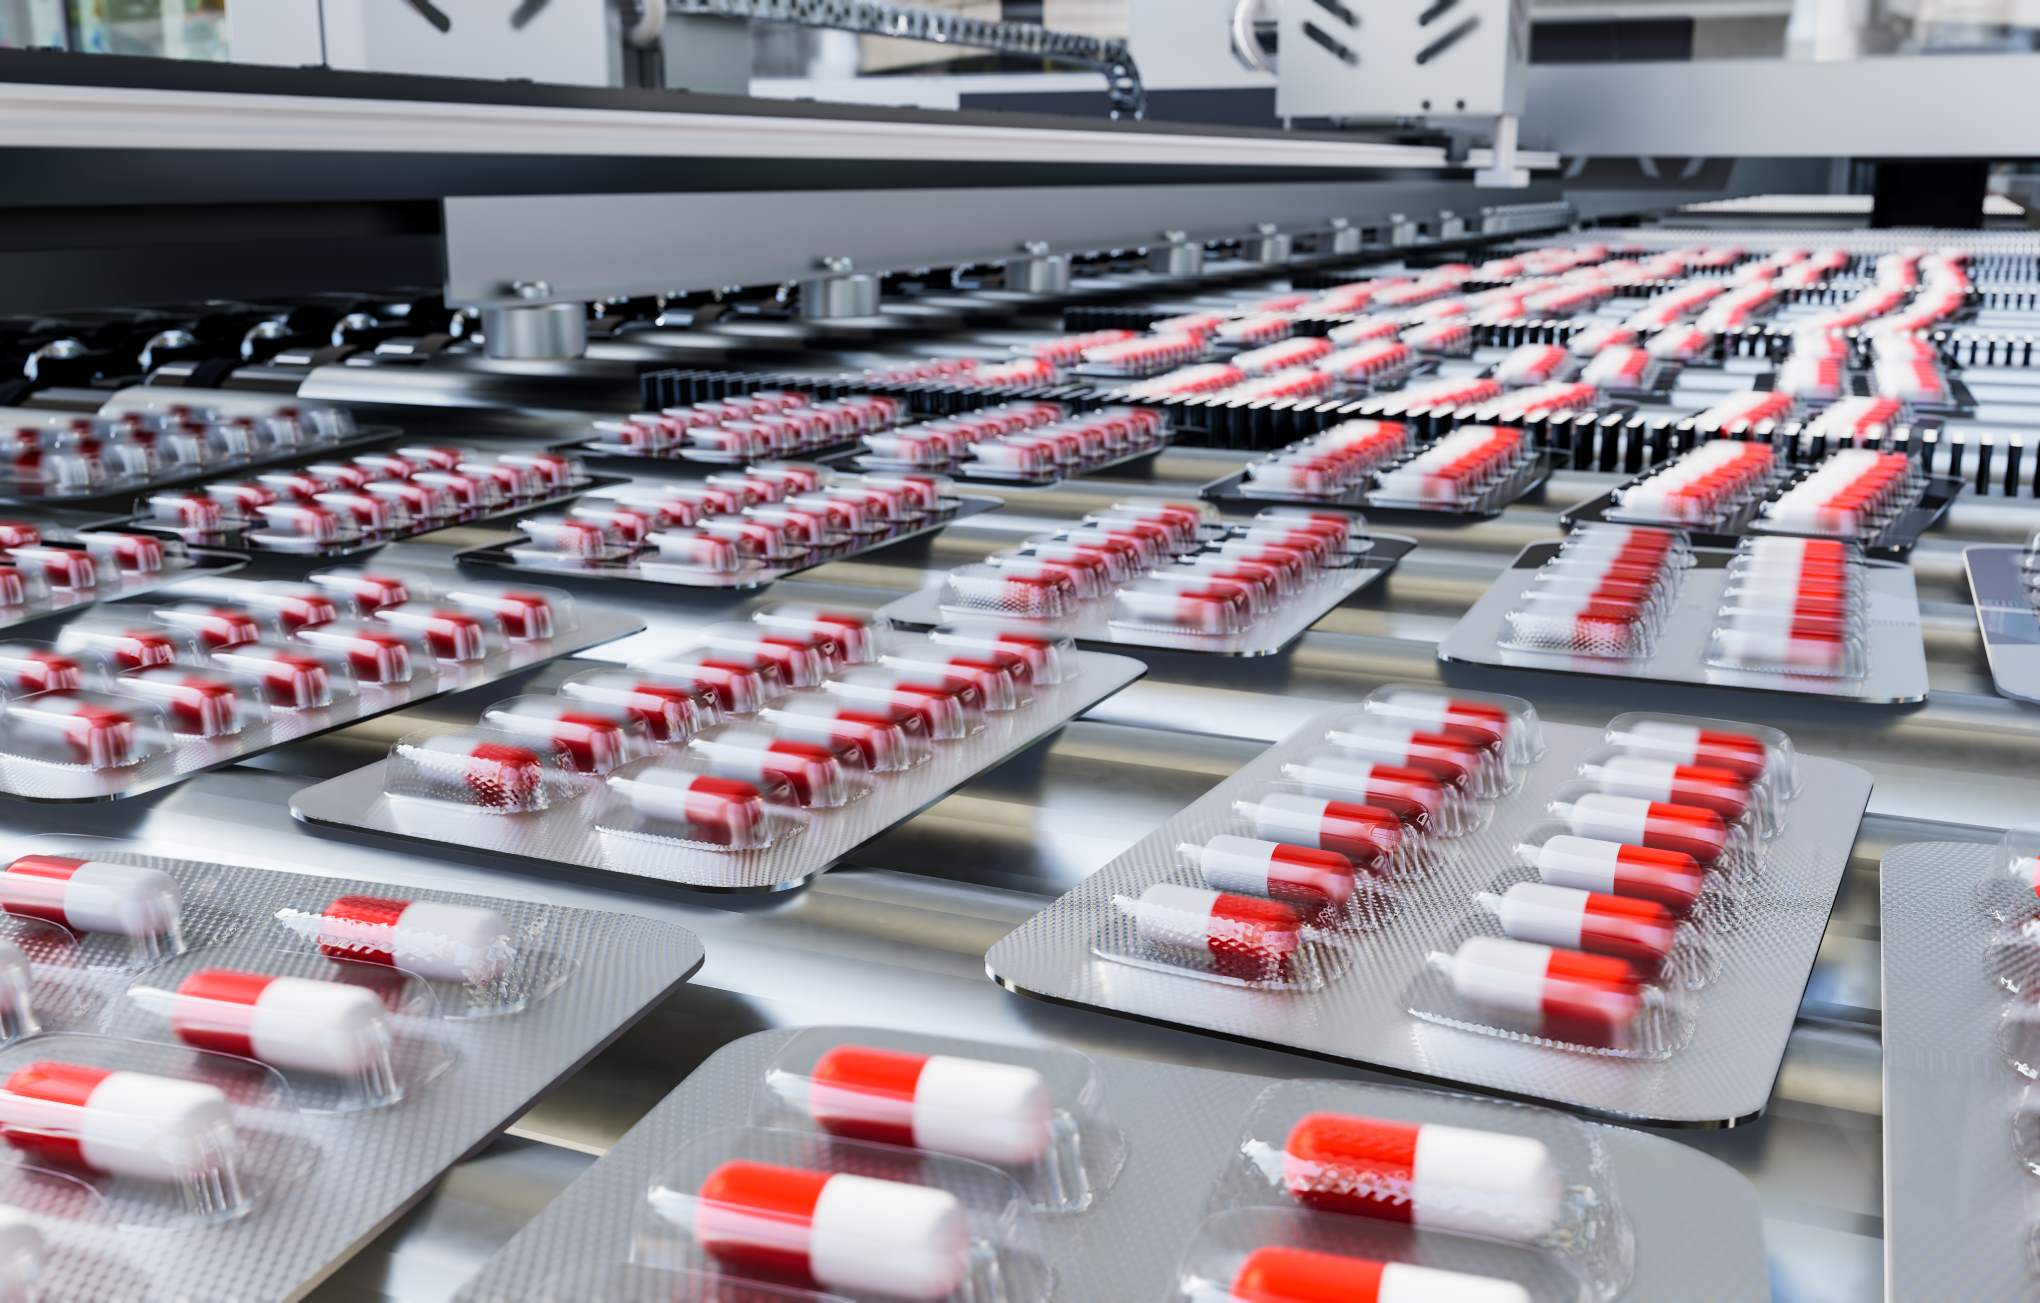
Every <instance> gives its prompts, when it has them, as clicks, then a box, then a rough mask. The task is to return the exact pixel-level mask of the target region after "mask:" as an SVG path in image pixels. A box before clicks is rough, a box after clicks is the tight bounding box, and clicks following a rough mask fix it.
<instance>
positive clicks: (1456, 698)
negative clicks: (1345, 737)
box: [1362, 684, 1544, 769]
mask: <svg viewBox="0 0 2040 1303" xmlns="http://www.w3.org/2000/svg"><path fill="white" fill-rule="evenodd" d="M1362 709H1364V710H1365V711H1366V713H1367V714H1369V715H1378V716H1380V717H1382V718H1384V719H1389V720H1393V721H1396V722H1398V723H1403V724H1408V725H1411V726H1413V727H1418V728H1425V729H1433V730H1437V731H1439V732H1442V733H1444V734H1445V735H1446V736H1450V737H1458V738H1463V739H1465V740H1467V741H1469V742H1475V743H1478V744H1479V745H1482V746H1498V747H1500V748H1501V752H1502V756H1503V759H1504V760H1505V761H1506V763H1507V764H1508V765H1509V766H1510V767H1511V768H1512V769H1513V768H1516V767H1520V766H1523V765H1528V764H1532V763H1534V762H1535V761H1536V760H1537V759H1538V758H1539V757H1541V756H1542V755H1543V754H1544V731H1543V728H1542V727H1541V726H1540V725H1539V723H1538V719H1537V708H1536V707H1535V706H1533V705H1531V704H1530V703H1529V702H1528V701H1525V700H1524V699H1523V698H1521V697H1510V696H1504V695H1502V694H1500V693H1489V692H1461V691H1458V690H1454V691H1452V692H1449V693H1447V692H1436V691H1432V690H1430V689H1426V688H1412V687H1404V686H1401V685H1395V684H1391V685H1389V686H1387V687H1382V688H1377V689H1375V690H1374V691H1373V692H1371V693H1369V694H1368V695H1367V700H1366V701H1365V702H1364V703H1363V706H1362Z"/></svg>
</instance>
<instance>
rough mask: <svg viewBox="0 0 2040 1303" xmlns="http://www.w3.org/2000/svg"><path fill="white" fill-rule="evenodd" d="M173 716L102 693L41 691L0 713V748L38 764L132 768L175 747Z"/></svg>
mask: <svg viewBox="0 0 2040 1303" xmlns="http://www.w3.org/2000/svg"><path fill="white" fill-rule="evenodd" d="M171 741H172V730H171V727H170V719H169V714H168V712H167V711H165V710H164V709H163V708H162V707H161V706H158V705H155V704H153V703H151V702H148V701H144V700H139V699H134V698H129V697H122V696H115V695H113V694H111V693H102V692H43V693H37V694H36V695H34V696H30V697H22V698H19V699H18V700H15V701H10V702H8V703H7V704H6V706H5V708H4V710H0V749H4V750H5V751H6V752H7V753H8V754H9V755H12V756H16V757H19V758H20V759H22V760H25V761H31V762H34V763H37V764H44V765H57V766H63V767H66V768H71V769H88V770H116V769H128V768H132V767H134V766H136V765H140V764H142V763H143V762H145V761H148V760H151V759H154V758H155V757H157V756H160V755H162V754H164V753H165V752H167V751H168V750H169V749H170V747H171Z"/></svg>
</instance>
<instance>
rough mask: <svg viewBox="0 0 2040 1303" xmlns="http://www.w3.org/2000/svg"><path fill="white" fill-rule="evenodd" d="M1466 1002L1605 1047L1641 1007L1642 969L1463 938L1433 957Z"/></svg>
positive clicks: (1620, 1037)
mask: <svg viewBox="0 0 2040 1303" xmlns="http://www.w3.org/2000/svg"><path fill="white" fill-rule="evenodd" d="M1434 962H1436V963H1438V965H1439V967H1440V968H1442V969H1443V971H1444V972H1445V973H1446V975H1447V977H1448V978H1449V979H1450V980H1451V982H1452V989H1453V990H1454V991H1455V992H1457V993H1458V995H1459V998H1460V999H1462V1000H1465V1001H1466V1002H1467V1003H1468V1004H1471V1005H1474V1006H1477V1007H1479V1008H1482V1009H1487V1010H1492V1011H1494V1012H1495V1013H1498V1014H1501V1015H1504V1016H1509V1017H1514V1018H1524V1019H1528V1020H1529V1021H1530V1022H1532V1023H1533V1024H1534V1025H1535V1026H1536V1027H1537V1029H1538V1030H1539V1032H1540V1033H1542V1034H1543V1035H1547V1036H1550V1037H1552V1038H1553V1039H1555V1040H1561V1041H1572V1042H1574V1043H1576V1044H1580V1045H1590V1046H1600V1047H1608V1046H1614V1045H1618V1044H1621V1043H1622V1042H1623V1041H1624V1040H1626V1039H1627V1038H1628V1035H1629V1029H1630V1027H1631V1025H1632V1024H1633V1023H1634V1022H1635V1021H1636V1017H1637V1015H1638V1014H1639V1013H1640V1012H1642V1009H1643V976H1642V974H1640V973H1638V972H1637V970H1636V968H1635V967H1634V966H1633V965H1631V964H1630V963H1629V962H1628V961H1627V960H1622V959H1616V958H1614V957H1612V956H1610V955H1590V954H1585V953H1583V952H1581V951H1578V950H1570V949H1559V948H1556V947H1552V946H1547V945H1539V944H1536V943H1534V942H1529V941H1512V940H1508V939H1505V938H1503V937H1468V938H1467V939H1466V940H1465V941H1462V942H1461V943H1460V945H1459V950H1458V952H1457V953H1455V954H1452V955H1440V956H1435V957H1434Z"/></svg>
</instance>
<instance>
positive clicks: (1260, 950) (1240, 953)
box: [1131, 882, 1303, 976]
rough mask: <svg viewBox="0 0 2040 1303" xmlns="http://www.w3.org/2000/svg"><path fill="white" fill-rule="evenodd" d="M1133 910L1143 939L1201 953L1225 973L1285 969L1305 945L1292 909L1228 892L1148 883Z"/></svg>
mask: <svg viewBox="0 0 2040 1303" xmlns="http://www.w3.org/2000/svg"><path fill="white" fill-rule="evenodd" d="M1131 912H1132V914H1133V924H1134V930H1135V931H1136V932H1137V933H1138V934H1139V936H1140V938H1141V940H1143V941H1145V942H1147V943H1148V944H1150V945H1154V946H1160V947H1163V948H1166V949H1171V950H1185V951H1191V952H1194V953H1197V954H1201V955H1204V956H1206V957H1208V959H1209V960H1210V962H1211V964H1212V967H1213V968H1214V969H1216V970H1217V971H1220V972H1224V973H1240V974H1247V975H1255V976H1268V975H1272V974H1274V973H1277V972H1280V971H1282V970H1286V969H1287V968H1288V967H1289V964H1290V962H1291V960H1292V959H1293V958H1294V956H1295V955H1296V952H1297V951H1298V949H1300V948H1301V947H1302V944H1303V932H1302V927H1303V922H1302V919H1301V918H1299V917H1298V915H1297V913H1296V911H1295V910H1294V909H1292V908H1290V907H1289V906H1288V905H1285V904H1282V903H1281V902H1280V901H1273V900H1259V899H1256V898H1254V897H1252V896H1241V895H1236V894H1234V893H1232V892H1227V891H1212V890H1210V889H1208V888H1204V887H1186V886H1183V885H1181V884H1179V883H1174V882H1156V883H1151V884H1149V885H1148V887H1147V888H1146V889H1145V890H1143V891H1142V892H1141V893H1140V899H1139V900H1137V901H1135V902H1134V904H1133V909H1132V911H1131Z"/></svg>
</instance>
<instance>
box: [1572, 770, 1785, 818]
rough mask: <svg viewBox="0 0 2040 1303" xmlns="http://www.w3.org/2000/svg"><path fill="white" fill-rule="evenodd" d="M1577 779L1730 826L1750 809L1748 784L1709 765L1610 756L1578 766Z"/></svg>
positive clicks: (1734, 774)
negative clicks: (1693, 810)
mask: <svg viewBox="0 0 2040 1303" xmlns="http://www.w3.org/2000/svg"><path fill="white" fill-rule="evenodd" d="M1580 775H1581V776H1582V777H1583V778H1585V779H1587V780H1588V781H1589V782H1591V783H1593V784H1594V785H1595V786H1597V787H1599V788H1600V789H1601V790H1602V791H1604V792H1612V793H1614V794H1615V795H1617V796H1640V797H1643V798H1644V799H1645V800H1650V801H1666V802H1670V803H1671V804H1673V805H1692V806H1699V807H1700V808H1701V809H1705V810H1712V811H1714V812H1715V813H1716V814H1718V815H1720V816H1721V817H1722V818H1723V819H1726V820H1728V821H1729V822H1731V823H1733V822H1735V821H1736V820H1737V819H1740V818H1742V817H1743V815H1744V814H1746V813H1748V811H1749V808H1750V788H1749V783H1748V781H1747V780H1746V779H1744V778H1743V777H1742V776H1741V775H1740V774H1738V773H1736V772H1735V771H1734V770H1732V769H1720V768H1716V767H1715V766H1713V765H1682V764H1679V763H1678V762H1677V761H1674V760H1659V759H1656V758H1654V757H1651V756H1632V755H1613V756H1608V757H1605V758H1604V759H1602V760H1600V761H1598V762H1589V763H1588V764H1585V765H1582V766H1581V767H1580Z"/></svg>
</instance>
